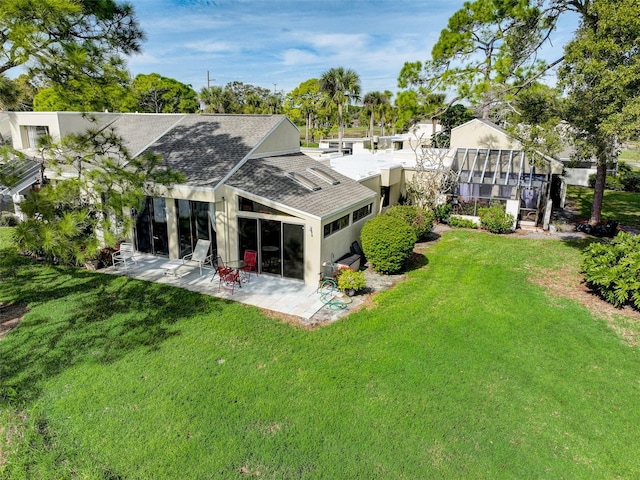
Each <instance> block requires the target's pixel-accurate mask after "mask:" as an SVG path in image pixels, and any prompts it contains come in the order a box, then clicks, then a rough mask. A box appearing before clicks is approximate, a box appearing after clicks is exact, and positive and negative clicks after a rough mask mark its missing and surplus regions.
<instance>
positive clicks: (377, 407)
mask: <svg viewBox="0 0 640 480" xmlns="http://www.w3.org/2000/svg"><path fill="white" fill-rule="evenodd" d="M0 238H4V232H2V229H0ZM579 246H580V245H579V244H575V243H562V242H559V241H549V240H537V241H534V240H523V239H517V238H507V237H499V236H494V235H488V234H486V233H483V232H467V231H451V232H449V233H447V234H445V235H443V237H442V238H441V239H440V241H439V242H438V243H437V244H435V245H434V246H432V247H430V248H429V249H428V250H427V251H426V257H427V265H426V266H425V267H424V268H422V269H420V270H416V271H414V272H411V273H410V274H409V277H410V278H409V280H408V281H406V282H404V283H401V284H399V285H398V286H397V287H396V288H395V289H393V290H391V291H388V292H383V293H381V294H380V295H379V296H378V297H376V305H377V306H376V308H373V309H371V310H363V311H360V312H357V313H355V314H353V315H351V316H349V317H347V318H346V319H343V320H341V321H339V322H337V323H335V324H332V325H329V326H326V327H322V328H319V329H317V330H314V331H309V330H304V329H301V328H297V327H295V326H291V325H289V324H285V323H280V322H278V321H277V320H275V319H273V318H268V317H265V316H264V315H263V314H262V313H261V312H260V311H258V310H257V309H254V308H250V307H244V306H242V305H237V304H233V303H225V302H222V301H220V300H218V299H216V298H213V297H206V296H201V295H198V294H196V293H192V292H187V291H183V290H180V289H177V288H173V287H169V286H166V285H154V284H149V283H146V282H141V281H133V280H129V279H126V278H121V277H112V276H107V275H102V274H100V273H92V272H87V271H82V270H75V269H66V268H52V267H46V266H42V265H32V264H30V263H29V262H25V261H24V260H22V259H19V258H16V257H15V256H14V255H13V254H11V253H10V252H9V251H8V250H6V249H4V250H0V280H1V283H0V301H5V302H6V301H12V302H19V303H26V304H29V306H30V307H31V310H30V312H29V313H28V314H27V315H26V317H25V318H24V321H23V323H22V324H21V325H20V326H19V327H18V328H17V329H16V330H14V331H13V332H11V333H10V334H9V335H8V336H7V337H6V338H5V339H4V340H2V341H0V356H1V357H0V360H1V361H2V365H3V370H2V373H3V375H2V382H3V384H2V387H3V391H4V392H5V395H6V397H8V398H6V399H8V400H10V407H8V408H4V409H3V410H2V420H3V421H4V423H5V424H9V428H8V429H6V430H5V435H6V432H13V433H11V434H10V435H9V438H10V444H9V455H8V458H7V460H6V462H5V464H4V467H0V477H2V478H25V477H27V478H28V477H31V478H96V479H97V478H153V479H162V478H171V479H173V478H221V479H228V478H250V477H257V478H326V479H335V478H349V479H358V478H361V479H372V478H394V479H402V478H405V479H415V478H482V479H486V478H492V479H493V478H585V479H587V478H588V479H593V478H634V477H638V476H640V464H638V462H637V458H640V443H639V442H638V441H637V439H638V435H639V433H640V427H638V425H640V409H638V408H637V398H638V395H639V394H640V383H638V361H639V360H640V356H639V352H638V350H637V349H633V348H630V347H628V346H626V345H625V344H623V343H622V342H621V341H620V339H619V338H618V337H616V335H615V334H614V333H612V332H611V330H609V328H608V327H607V326H606V323H605V322H604V321H603V320H600V319H597V318H594V317H593V316H592V315H591V314H590V313H589V312H588V311H587V310H586V309H585V308H583V307H581V306H579V305H577V304H576V303H574V302H572V301H569V300H564V299H560V298H556V297H554V296H551V295H549V293H548V292H546V291H545V289H544V288H543V287H540V286H537V285H536V284H534V283H532V282H530V281H529V277H530V276H531V275H532V274H535V273H539V272H541V271H545V270H557V269H561V268H576V265H577V263H578V262H579V256H580V254H579V248H578V247H579ZM11 389H13V390H12V391H10V390H11ZM6 448H7V447H3V451H6Z"/></svg>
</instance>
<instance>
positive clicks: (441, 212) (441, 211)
mask: <svg viewBox="0 0 640 480" xmlns="http://www.w3.org/2000/svg"><path fill="white" fill-rule="evenodd" d="M433 213H434V215H435V217H436V220H437V221H438V222H440V223H446V222H448V221H449V217H450V216H451V204H450V203H442V204H440V205H436V209H435V211H434V212H433Z"/></svg>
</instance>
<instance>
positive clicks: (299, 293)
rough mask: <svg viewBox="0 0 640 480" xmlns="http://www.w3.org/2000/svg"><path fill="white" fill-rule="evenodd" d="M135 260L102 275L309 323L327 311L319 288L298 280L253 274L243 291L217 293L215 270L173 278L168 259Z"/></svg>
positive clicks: (185, 271) (182, 271)
mask: <svg viewBox="0 0 640 480" xmlns="http://www.w3.org/2000/svg"><path fill="white" fill-rule="evenodd" d="M136 259H137V264H134V265H133V266H131V267H129V268H128V269H127V270H124V269H123V268H122V267H118V269H115V268H114V267H109V268H105V269H103V270H100V271H101V272H104V273H109V274H116V275H126V276H128V277H131V278H136V279H139V280H149V281H152V282H158V283H166V284H169V285H174V286H176V287H180V288H186V289H187V290H192V291H195V292H200V293H203V294H206V295H212V296H215V297H220V298H225V299H228V300H233V301H236V302H240V303H245V304H247V305H253V306H255V307H260V308H264V309H267V310H272V311H274V312H279V313H284V314H287V315H294V316H296V317H300V318H301V319H304V320H309V319H311V317H313V316H314V315H315V314H316V313H318V312H319V311H320V310H321V309H323V308H324V309H326V307H325V305H324V303H322V301H321V300H320V294H319V293H318V292H317V288H316V287H315V286H310V285H305V284H304V283H303V282H302V281H299V280H290V279H285V278H280V277H275V276H271V275H265V274H261V275H255V274H253V273H252V274H251V277H250V281H248V282H242V288H238V287H237V286H236V288H235V290H234V292H233V294H232V293H231V291H230V290H225V289H224V288H223V289H220V290H219V291H218V284H219V282H218V277H217V275H216V277H215V278H214V279H213V280H212V277H213V274H214V270H213V269H211V268H207V267H205V268H204V269H203V272H202V275H200V269H199V268H198V266H197V265H196V264H186V265H182V266H180V267H178V268H177V269H175V270H174V271H173V272H171V273H174V274H167V273H166V271H165V270H164V269H163V268H162V265H163V264H165V263H167V262H169V260H168V259H166V258H162V257H154V256H151V255H140V256H137V257H136Z"/></svg>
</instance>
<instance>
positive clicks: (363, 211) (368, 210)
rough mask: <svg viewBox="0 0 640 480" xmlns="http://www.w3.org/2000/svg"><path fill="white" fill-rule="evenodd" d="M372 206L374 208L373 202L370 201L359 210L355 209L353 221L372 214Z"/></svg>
mask: <svg viewBox="0 0 640 480" xmlns="http://www.w3.org/2000/svg"><path fill="white" fill-rule="evenodd" d="M372 208H373V203H370V204H369V205H365V206H364V207H362V208H359V209H358V210H355V211H354V212H353V215H352V216H353V220H352V221H353V223H356V222H357V221H358V220H362V219H363V218H364V217H366V216H368V215H370V214H371V209H372Z"/></svg>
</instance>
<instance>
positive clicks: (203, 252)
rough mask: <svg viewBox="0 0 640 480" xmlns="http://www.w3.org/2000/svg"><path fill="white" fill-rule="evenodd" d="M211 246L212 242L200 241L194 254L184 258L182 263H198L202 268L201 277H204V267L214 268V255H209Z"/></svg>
mask: <svg viewBox="0 0 640 480" xmlns="http://www.w3.org/2000/svg"><path fill="white" fill-rule="evenodd" d="M210 245H211V240H203V239H199V240H198V243H196V248H194V249H193V252H192V253H189V254H187V255H185V256H184V257H182V263H188V262H196V263H197V264H198V266H199V267H200V275H202V266H203V265H210V266H211V268H213V255H211V254H210V253H209V246H210Z"/></svg>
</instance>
